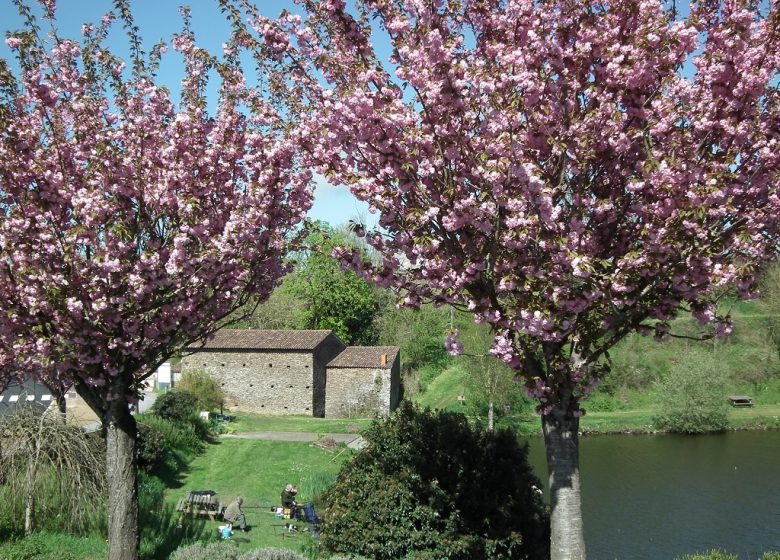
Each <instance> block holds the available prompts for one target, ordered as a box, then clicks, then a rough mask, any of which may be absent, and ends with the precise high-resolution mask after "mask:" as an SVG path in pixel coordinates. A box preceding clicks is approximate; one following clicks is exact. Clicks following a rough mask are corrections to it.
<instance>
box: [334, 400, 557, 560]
mask: <svg viewBox="0 0 780 560" xmlns="http://www.w3.org/2000/svg"><path fill="white" fill-rule="evenodd" d="M365 438H366V441H367V445H366V447H365V448H364V449H363V450H361V451H360V453H358V455H356V456H355V457H354V459H353V460H352V461H350V462H348V463H346V464H345V466H344V467H343V468H342V471H341V472H340V473H339V476H338V479H337V481H336V483H335V484H334V485H333V486H332V487H331V488H329V489H328V490H327V491H326V493H325V495H324V497H323V500H324V504H325V509H324V513H323V516H324V518H325V519H326V520H327V522H326V523H325V525H324V526H323V529H322V536H321V538H322V540H321V545H322V547H323V548H324V549H325V550H326V551H328V552H341V553H354V554H360V555H363V556H366V557H369V558H375V559H377V560H383V559H386V560H391V559H397V558H415V559H430V560H434V559H438V558H451V559H463V560H466V559H469V560H471V559H474V560H478V559H488V558H491V559H500V558H528V559H540V558H545V557H547V546H548V542H549V518H548V516H547V513H546V511H545V507H544V505H543V503H542V499H541V495H540V492H539V491H538V486H539V484H540V483H539V481H538V480H537V479H536V478H535V477H534V475H533V474H532V473H531V469H530V467H529V465H528V463H527V448H526V447H523V446H521V445H520V444H519V443H518V441H517V438H516V436H515V435H514V434H512V433H510V432H508V431H500V432H498V433H488V432H483V431H479V430H474V429H472V428H471V427H470V426H469V424H468V422H467V420H466V418H465V416H463V415H460V414H455V413H449V412H436V413H434V412H431V411H430V410H424V411H421V410H419V409H416V408H414V407H413V406H412V405H410V404H409V403H407V402H404V403H403V404H402V405H401V407H400V408H399V409H398V410H397V411H395V412H394V413H393V415H392V416H391V417H390V418H389V419H388V420H387V421H384V422H379V421H378V422H375V423H374V424H373V425H372V426H371V427H370V428H369V429H368V430H367V432H366V434H365Z"/></svg>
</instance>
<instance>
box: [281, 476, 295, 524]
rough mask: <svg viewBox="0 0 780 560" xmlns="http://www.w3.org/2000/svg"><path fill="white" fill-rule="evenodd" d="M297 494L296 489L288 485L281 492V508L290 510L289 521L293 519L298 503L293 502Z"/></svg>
mask: <svg viewBox="0 0 780 560" xmlns="http://www.w3.org/2000/svg"><path fill="white" fill-rule="evenodd" d="M296 494H298V487H297V486H293V485H292V484H288V485H287V486H285V487H284V490H282V507H283V508H285V509H289V510H290V519H295V510H296V508H297V507H298V502H296V501H295V496H296Z"/></svg>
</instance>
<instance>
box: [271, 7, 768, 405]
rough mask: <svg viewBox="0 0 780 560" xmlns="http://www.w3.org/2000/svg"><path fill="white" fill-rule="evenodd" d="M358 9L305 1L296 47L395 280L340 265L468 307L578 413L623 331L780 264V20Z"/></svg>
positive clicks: (314, 136)
mask: <svg viewBox="0 0 780 560" xmlns="http://www.w3.org/2000/svg"><path fill="white" fill-rule="evenodd" d="M356 4H357V6H358V9H359V11H360V12H361V13H363V14H364V15H365V17H357V16H354V17H353V15H352V14H351V13H350V12H349V8H347V7H345V5H344V3H343V2H319V3H318V2H305V5H306V7H307V10H308V17H307V18H304V20H303V21H302V22H301V24H300V25H298V26H297V27H295V28H290V29H291V33H293V34H294V36H295V37H294V38H295V40H294V41H291V42H290V43H289V44H288V45H287V49H288V52H287V55H289V60H292V61H294V64H291V66H290V69H291V70H290V71H291V76H295V78H294V79H291V81H292V82H294V83H296V84H298V85H300V84H304V85H305V88H304V89H305V94H304V95H305V98H306V103H308V106H309V107H310V108H311V113H310V116H309V117H308V118H306V116H305V115H304V118H303V123H302V124H303V128H304V130H305V131H306V135H307V137H308V138H310V139H311V143H310V145H309V146H308V147H309V150H310V151H309V156H310V158H311V165H312V166H313V167H314V168H316V169H317V170H318V171H319V172H321V173H323V174H324V175H326V176H327V177H328V178H329V180H330V181H331V182H333V183H335V184H339V185H346V186H347V187H349V188H350V190H351V191H352V192H353V193H354V194H355V196H357V197H358V198H359V199H361V200H364V201H365V202H367V203H368V204H369V206H370V208H371V209H372V211H374V212H376V213H378V215H379V224H380V230H379V231H377V232H368V233H367V235H366V240H367V242H368V243H369V244H370V245H372V246H373V247H374V248H375V249H376V250H377V251H378V252H379V253H380V254H381V255H382V259H383V260H382V262H381V263H379V264H378V265H376V266H367V265H366V263H363V262H359V261H360V259H359V258H358V257H357V256H356V255H352V254H350V253H349V252H343V253H341V255H340V256H341V257H342V258H343V259H344V262H345V265H347V266H350V267H352V268H354V269H356V270H360V271H361V272H362V273H363V274H364V275H365V277H366V278H368V279H370V280H373V281H375V282H377V283H379V284H381V285H384V286H390V287H393V288H394V289H396V290H398V291H399V292H401V293H402V294H404V296H403V297H404V298H405V299H404V302H406V303H407V304H409V305H412V306H414V305H418V304H419V302H420V301H434V302H436V303H441V304H453V305H458V306H463V307H467V308H468V309H470V310H471V311H472V312H473V313H474V314H475V316H476V317H477V319H478V320H479V321H485V322H487V323H489V324H491V325H492V326H493V327H494V328H495V329H496V330H497V331H498V332H501V333H504V334H502V335H501V336H500V337H499V339H500V343H497V346H496V347H495V348H494V351H495V353H496V354H498V355H501V356H502V357H503V359H504V361H506V362H507V363H511V364H514V366H513V367H516V368H517V370H518V373H519V374H520V375H521V376H522V377H523V378H525V379H526V380H533V379H536V381H534V382H533V383H531V385H530V386H531V390H532V392H533V393H534V394H535V395H536V396H537V398H539V399H541V398H542V396H541V395H542V393H541V392H540V391H552V396H550V397H549V399H551V400H550V402H553V403H558V404H559V403H561V402H563V401H566V402H569V403H570V404H568V405H567V406H570V407H571V408H572V410H576V409H577V406H576V401H577V399H578V398H581V397H582V396H583V395H584V394H586V393H587V387H590V386H592V382H593V381H594V379H596V378H597V377H598V376H599V375H601V372H603V371H604V370H603V369H600V367H599V366H598V364H599V363H600V360H601V358H602V357H603V355H604V353H605V352H606V351H607V350H608V349H609V348H610V347H611V346H613V345H614V344H615V343H617V342H618V341H620V340H621V339H622V338H624V337H625V336H626V335H627V334H628V333H630V332H634V331H638V330H641V331H646V330H651V331H652V330H654V331H655V333H656V335H657V336H659V337H661V338H663V337H664V336H666V334H667V332H666V325H667V321H668V320H669V319H671V318H673V317H674V316H675V315H676V314H677V313H679V311H680V310H681V309H684V308H692V309H693V310H694V311H695V313H696V317H697V318H698V319H699V320H700V321H703V322H713V321H715V322H718V321H721V322H722V318H719V317H718V316H717V313H716V311H715V307H714V306H713V302H714V297H715V293H716V292H717V290H718V289H720V288H722V287H724V286H734V287H735V288H736V289H737V290H738V292H739V294H740V295H742V296H745V297H749V296H750V295H751V294H752V293H753V290H754V286H755V280H756V275H757V273H758V272H759V271H760V270H761V268H762V265H763V264H764V263H766V262H767V261H768V260H770V259H773V258H774V257H775V255H776V254H777V249H778V243H777V240H778V224H779V223H780V198H779V197H778V175H779V174H780V136H778V132H777V131H778V130H780V99H778V91H777V87H776V85H777V80H778V77H779V74H778V69H779V67H780V29H778V25H779V24H778V22H780V18H779V17H778V14H777V6H776V4H774V3H772V4H771V5H770V7H769V11H770V14H769V15H768V16H767V15H766V14H763V15H762V13H761V11H760V10H755V9H753V4H751V3H749V2H706V3H694V4H693V5H692V7H691V12H690V15H689V16H687V17H686V18H685V19H679V18H678V19H675V17H674V14H673V13H672V12H669V11H666V8H665V7H664V4H662V3H661V2H659V1H657V0H627V1H622V2H612V3H608V4H598V5H594V4H593V3H592V2H580V1H574V2H571V1H569V0H553V1H550V2H541V3H540V2H534V1H533V0H507V1H506V2H477V1H464V2H429V1H423V0H406V1H404V2H396V1H394V0H363V1H357V2H356ZM370 21H378V22H379V26H380V28H381V29H379V30H377V27H376V26H373V27H372V25H371V24H370V23H369V22H370ZM279 25H281V24H279ZM285 25H287V24H285ZM258 31H259V32H261V33H262V34H263V35H264V36H267V32H266V31H265V30H264V29H263V30H258ZM377 32H382V33H384V34H385V35H386V37H387V38H388V40H389V42H390V45H391V55H390V57H389V58H388V59H387V60H380V59H379V58H378V56H377V55H376V53H375V52H374V50H373V48H372V47H371V44H372V38H373V34H374V33H377ZM272 41H276V40H275V39H272ZM323 53H327V56H324V55H323ZM306 65H308V66H306ZM683 68H685V69H686V71H685V72H683V71H682V69H683ZM688 69H692V74H691V73H690V72H689V71H688ZM307 76H308V78H307ZM307 80H308V81H307ZM723 324H724V325H725V323H723ZM726 330H727V328H726V327H725V326H724V327H719V331H720V332H721V333H725V331H726ZM575 355H576V356H577V359H576V360H574V361H572V360H571V357H572V356H575ZM578 364H579V365H578ZM583 365H584V367H585V369H588V371H593V372H594V373H593V374H590V373H587V374H583V373H582V372H581V369H582V367H581V366H583ZM583 375H584V377H583ZM529 383H530V381H529ZM538 384H540V385H538ZM583 388H585V389H583ZM566 395H574V396H575V398H573V399H571V398H569V396H566Z"/></svg>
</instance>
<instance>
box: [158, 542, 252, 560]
mask: <svg viewBox="0 0 780 560" xmlns="http://www.w3.org/2000/svg"><path fill="white" fill-rule="evenodd" d="M238 558H239V550H238V547H237V545H236V543H234V542H232V541H225V542H215V543H209V544H202V543H195V544H190V545H187V546H182V547H180V548H177V549H176V550H175V551H174V552H173V554H171V556H170V560H238Z"/></svg>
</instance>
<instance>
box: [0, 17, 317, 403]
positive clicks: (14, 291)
mask: <svg viewBox="0 0 780 560" xmlns="http://www.w3.org/2000/svg"><path fill="white" fill-rule="evenodd" d="M113 19H114V18H113V17H109V18H104V20H103V23H102V26H103V27H104V28H105V27H107V26H110V25H111V22H112V21H113ZM83 31H84V33H85V34H86V35H87V38H86V39H85V40H84V42H83V43H79V42H76V41H70V40H64V39H59V38H58V39H57V41H55V42H54V43H53V44H51V45H49V44H41V45H39V49H37V51H33V50H26V49H21V50H18V51H16V52H18V53H19V64H20V65H21V68H22V72H21V74H20V76H19V77H18V80H17V81H16V82H14V78H13V77H12V76H11V75H10V74H8V73H5V74H3V73H0V89H2V90H3V91H4V92H6V93H5V94H4V95H5V97H3V98H2V99H1V100H0V129H1V130H2V131H3V132H2V134H0V162H1V164H0V207H2V209H3V213H2V217H0V255H1V257H0V262H2V267H0V286H2V288H1V289H0V373H1V374H2V379H3V381H7V380H8V379H10V376H12V375H14V374H17V373H25V374H29V373H31V372H33V373H35V374H36V375H38V376H40V377H43V378H46V379H48V380H49V381H56V380H63V381H67V382H68V383H73V382H75V383H76V384H77V385H78V386H79V387H81V388H84V389H85V390H89V388H90V387H91V388H92V389H91V390H92V391H94V393H95V395H98V396H99V398H98V400H102V401H103V402H110V401H111V400H113V399H117V398H127V399H130V400H132V399H133V398H134V395H135V394H136V391H137V390H138V386H139V383H140V381H141V380H143V379H144V378H146V377H147V376H149V375H150V374H151V373H152V371H154V369H155V368H156V366H157V365H158V364H159V363H160V362H162V361H164V360H166V359H168V358H170V356H171V355H172V354H173V353H174V352H176V351H178V350H179V349H180V348H181V347H182V346H184V345H185V344H188V343H190V342H194V341H197V340H199V339H202V338H204V337H206V336H208V335H209V334H211V333H212V332H213V331H214V330H215V329H217V328H218V327H219V326H220V325H221V324H223V323H224V321H225V320H226V319H227V318H228V316H230V315H231V314H232V313H234V312H235V311H236V310H237V309H238V308H239V307H241V306H242V305H244V304H246V303H247V302H249V301H250V299H251V298H258V299H260V300H262V299H264V298H266V297H267V296H268V295H269V294H270V292H271V290H273V288H274V287H275V286H276V284H277V283H278V280H279V278H280V277H281V276H282V275H283V274H284V273H285V271H286V270H287V265H286V264H285V263H284V261H283V257H284V256H285V253H286V251H287V249H288V247H289V246H290V244H291V243H293V242H294V241H295V239H296V237H297V229H298V225H299V224H300V222H301V220H302V218H303V216H304V215H305V213H306V211H307V210H308V208H309V207H310V205H311V186H310V183H311V171H310V170H308V169H304V168H302V167H301V165H300V162H299V160H298V153H299V151H300V143H301V137H300V135H299V133H298V131H297V129H296V128H295V127H294V126H291V125H290V123H289V121H288V117H287V115H285V114H284V112H283V111H281V110H279V109H278V108H276V107H275V106H272V105H270V104H269V103H268V102H266V101H265V96H264V92H263V91H260V90H255V89H253V88H250V87H248V86H247V85H246V83H245V80H244V78H243V74H242V72H241V69H240V67H239V66H237V65H236V64H233V63H230V64H228V63H222V62H219V61H218V60H217V59H215V58H212V57H210V55H208V53H205V51H202V50H201V49H199V48H198V47H196V45H195V42H194V39H193V37H192V36H191V35H189V34H187V33H183V34H181V35H179V36H177V38H175V39H174V41H173V47H174V49H175V50H177V51H179V52H180V53H181V54H182V55H183V56H184V59H185V64H186V67H187V74H186V78H185V79H184V81H183V82H182V84H183V92H182V99H181V102H180V103H179V105H178V106H177V105H176V104H175V103H174V101H173V100H172V99H171V98H170V94H169V92H168V91H167V89H166V88H163V87H161V86H159V85H157V84H156V83H155V81H154V75H153V74H152V73H151V72H148V71H146V72H141V73H140V74H137V75H134V76H133V77H132V78H127V77H126V74H127V73H126V72H125V71H124V68H123V62H122V61H121V60H119V59H118V58H116V57H115V56H114V55H113V54H111V53H110V52H109V51H108V50H107V49H106V48H105V47H104V46H103V45H99V46H97V47H96V45H95V44H94V39H95V37H96V35H95V33H96V31H95V28H94V27H93V26H85V28H84V30H83ZM15 37H16V36H15V35H14V36H11V37H10V38H9V39H7V40H6V43H7V44H8V45H9V46H10V47H12V48H17V47H19V45H20V44H21V43H20V42H19V40H18V39H16V38H15ZM86 45H89V48H87V47H86ZM237 48H238V47H237V46H236V45H235V44H234V43H232V42H231V44H230V45H228V47H227V50H228V51H229V52H235V50H236V49H237ZM163 51H164V49H161V50H160V51H159V52H160V53H162V52H163ZM212 69H216V70H217V71H218V73H219V75H220V76H221V78H222V83H221V86H220V90H219V103H218V107H217V109H216V111H215V112H214V113H213V114H209V113H208V112H207V111H206V109H205V107H206V98H205V85H206V80H207V77H208V74H209V72H210V71H211V70H212ZM8 92H12V93H10V94H9V93H8Z"/></svg>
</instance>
